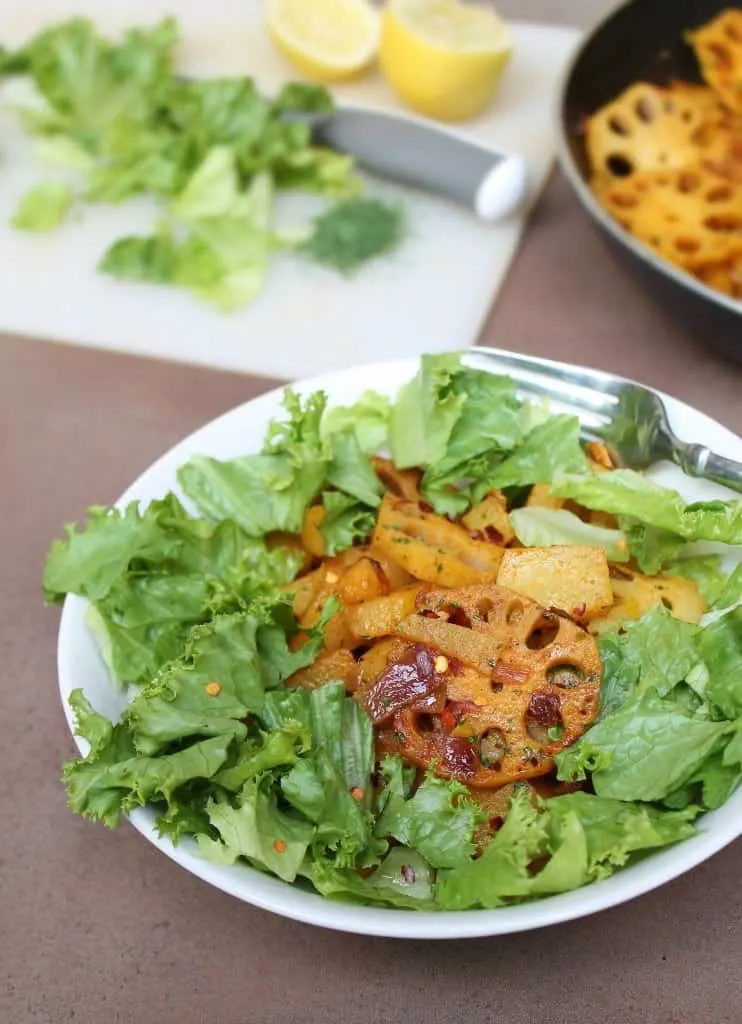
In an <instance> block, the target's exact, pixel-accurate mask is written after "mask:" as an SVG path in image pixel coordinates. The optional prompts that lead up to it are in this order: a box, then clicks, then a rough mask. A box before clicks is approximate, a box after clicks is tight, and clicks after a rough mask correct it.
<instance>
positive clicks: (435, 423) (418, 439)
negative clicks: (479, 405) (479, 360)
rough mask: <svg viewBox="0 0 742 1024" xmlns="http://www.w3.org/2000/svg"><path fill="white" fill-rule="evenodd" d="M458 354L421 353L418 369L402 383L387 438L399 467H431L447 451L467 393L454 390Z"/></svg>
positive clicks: (459, 364) (458, 361) (458, 368)
mask: <svg viewBox="0 0 742 1024" xmlns="http://www.w3.org/2000/svg"><path fill="white" fill-rule="evenodd" d="M460 366H461V357H460V356H459V355H457V354H446V355H440V356H425V355H424V356H422V357H421V360H420V369H419V370H418V372H417V373H416V374H415V376H414V377H413V378H412V380H410V381H408V383H407V384H405V385H403V386H402V387H401V388H400V390H399V392H398V394H397V398H396V401H395V403H394V405H393V406H392V415H391V420H390V424H389V440H390V445H391V449H392V458H393V460H394V463H395V465H396V466H397V468H398V469H408V468H409V467H411V466H422V467H424V466H430V465H432V464H434V463H436V462H439V461H440V460H441V459H442V458H443V457H444V455H445V454H446V449H447V447H448V442H449V439H450V437H451V433H452V431H453V428H454V426H455V425H456V422H457V420H458V418H459V416H460V415H461V410H462V408H463V406H464V403H465V401H466V396H465V395H464V394H462V393H460V392H458V391H456V390H454V387H453V384H454V381H455V379H456V377H457V375H458V374H459V373H460Z"/></svg>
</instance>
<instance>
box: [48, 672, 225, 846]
mask: <svg viewBox="0 0 742 1024" xmlns="http://www.w3.org/2000/svg"><path fill="white" fill-rule="evenodd" d="M70 706H71V707H72V709H73V711H74V713H75V716H76V719H77V725H76V732H77V733H78V735H80V736H83V737H84V738H85V739H87V740H88V742H89V743H90V744H91V749H90V751H89V753H88V755H87V756H86V757H84V758H78V759H76V760H73V761H69V762H68V763H67V764H66V765H65V768H64V774H63V778H64V782H65V786H66V787H67V796H68V800H69V804H70V807H71V808H72V810H74V811H76V812H77V813H78V814H82V815H84V816H85V817H87V818H92V819H93V820H98V821H103V822H104V824H106V825H108V826H109V827H111V828H112V827H114V826H115V825H116V824H117V823H118V820H119V817H120V815H121V814H122V813H126V812H127V811H130V810H132V809H133V808H134V807H139V806H142V805H143V804H145V803H149V802H162V801H164V802H165V803H166V804H167V808H168V809H169V810H170V811H172V810H173V809H175V808H177V806H178V790H179V789H180V787H182V786H183V785H184V784H186V783H188V782H190V781H192V780H194V779H196V780H203V779H209V778H211V777H212V776H213V775H215V774H216V772H217V771H218V770H219V768H221V766H222V765H223V764H224V762H225V761H226V760H227V758H228V756H229V749H230V745H231V743H232V740H233V735H232V734H226V735H220V736H215V737H212V738H210V739H207V740H203V741H200V742H198V743H195V744H192V745H191V746H189V747H187V748H185V749H183V750H179V751H176V752H174V753H170V754H166V755H160V756H158V757H148V756H142V755H139V754H137V752H136V750H135V748H134V744H133V742H132V738H131V735H130V733H129V731H128V729H127V727H126V725H124V724H122V725H112V724H111V723H110V722H107V720H106V719H105V718H103V716H102V715H98V714H97V713H96V712H95V711H93V709H92V708H91V707H90V705H89V703H88V701H87V700H86V699H85V697H84V696H83V694H82V691H81V690H75V691H73V692H72V694H71V695H70Z"/></svg>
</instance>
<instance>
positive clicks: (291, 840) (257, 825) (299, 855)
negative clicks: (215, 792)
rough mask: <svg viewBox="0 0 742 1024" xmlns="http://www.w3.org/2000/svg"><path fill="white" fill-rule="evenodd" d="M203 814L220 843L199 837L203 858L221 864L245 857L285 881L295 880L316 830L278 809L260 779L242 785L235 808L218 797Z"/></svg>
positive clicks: (301, 819)
mask: <svg viewBox="0 0 742 1024" xmlns="http://www.w3.org/2000/svg"><path fill="white" fill-rule="evenodd" d="M206 811H207V814H208V816H209V822H210V823H211V825H212V826H213V827H214V828H215V829H216V831H217V832H218V833H219V836H220V842H215V841H214V840H211V839H209V838H207V837H205V838H201V839H200V841H199V848H200V851H201V854H202V856H204V857H206V858H207V859H212V860H216V861H217V863H221V864H224V863H231V862H233V861H235V860H236V859H237V857H246V858H247V860H249V861H250V862H251V863H252V864H254V865H256V866H257V867H260V868H263V869H267V870H268V871H270V872H272V873H273V874H274V875H278V877H279V878H282V879H283V880H284V881H285V882H293V881H294V879H295V878H296V875H297V873H298V871H299V868H300V867H301V864H302V862H303V860H304V857H305V855H306V852H307V847H308V846H309V844H310V842H311V841H312V837H313V835H314V832H315V828H314V826H313V825H312V824H311V823H310V822H308V821H306V820H305V819H303V818H299V817H297V816H295V815H292V814H287V813H286V812H285V811H283V810H281V809H280V808H279V807H278V804H277V802H276V799H275V797H274V796H273V794H272V793H271V792H270V790H269V788H268V786H267V785H266V784H265V783H263V782H261V780H260V779H251V780H250V781H249V782H246V783H245V785H244V786H243V788H242V790H241V791H240V793H239V796H238V797H237V801H236V806H235V805H234V804H233V803H232V802H231V801H230V800H229V799H228V798H227V797H226V796H221V795H220V796H217V797H214V798H212V799H211V800H209V802H208V804H207V806H206Z"/></svg>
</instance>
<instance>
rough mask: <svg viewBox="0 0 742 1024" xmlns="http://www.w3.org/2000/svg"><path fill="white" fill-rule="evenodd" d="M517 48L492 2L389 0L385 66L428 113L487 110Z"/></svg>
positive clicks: (458, 115)
mask: <svg viewBox="0 0 742 1024" xmlns="http://www.w3.org/2000/svg"><path fill="white" fill-rule="evenodd" d="M512 49H513V46H512V40H511V37H510V32H509V31H508V28H507V26H506V25H505V23H504V22H503V21H502V19H501V18H499V17H498V16H497V14H495V12H494V11H493V10H492V9H491V8H489V7H481V6H476V5H472V4H463V3H460V2H459V0H389V3H388V4H387V6H386V8H385V9H384V13H383V15H382V21H381V41H380V48H379V60H380V64H381V70H382V72H383V73H384V76H385V77H386V79H387V81H388V82H389V84H390V85H391V87H392V88H393V89H394V91H395V92H396V93H397V95H398V96H399V98H400V99H401V100H402V101H403V102H404V103H406V104H407V105H408V106H410V107H412V108H413V110H417V111H418V112H419V113H421V114H426V115H427V116H428V117H434V118H439V119H440V120H444V121H458V120H463V119H464V118H467V117H473V116H475V115H476V114H479V113H481V112H482V110H484V109H485V108H486V107H487V106H488V105H489V103H490V102H491V101H492V97H493V95H494V92H495V89H496V86H497V83H498V81H499V79H500V76H501V75H502V72H503V70H504V68H505V65H506V64H507V62H508V60H509V58H510V54H511V53H512Z"/></svg>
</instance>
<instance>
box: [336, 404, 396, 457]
mask: <svg viewBox="0 0 742 1024" xmlns="http://www.w3.org/2000/svg"><path fill="white" fill-rule="evenodd" d="M390 415H391V403H390V401H389V399H388V398H387V397H386V396H385V395H380V394H379V393H378V392H377V391H364V393H363V394H362V395H361V397H360V398H359V399H358V401H357V402H354V404H353V405H333V406H332V407H331V408H329V409H326V410H325V413H324V416H323V417H322V423H321V426H320V433H321V435H322V437H323V438H324V439H325V440H327V439H328V438H329V437H330V436H331V435H332V434H336V433H338V432H339V431H342V430H352V431H353V432H354V433H355V435H356V440H357V442H358V447H359V448H360V449H361V451H362V452H377V451H379V450H380V449H381V448H383V447H384V446H385V444H386V443H387V438H388V434H389V417H390Z"/></svg>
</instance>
